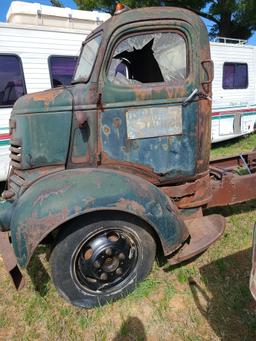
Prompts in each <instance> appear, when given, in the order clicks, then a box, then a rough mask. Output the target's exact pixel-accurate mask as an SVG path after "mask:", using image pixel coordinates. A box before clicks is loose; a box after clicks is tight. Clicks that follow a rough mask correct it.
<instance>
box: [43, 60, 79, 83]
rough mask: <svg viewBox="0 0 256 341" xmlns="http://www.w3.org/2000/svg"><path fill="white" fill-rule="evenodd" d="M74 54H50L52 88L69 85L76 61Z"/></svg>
mask: <svg viewBox="0 0 256 341" xmlns="http://www.w3.org/2000/svg"><path fill="white" fill-rule="evenodd" d="M77 59H78V58H77V57H75V56H50V57H49V69H50V77H51V84H52V87H53V88H56V87H58V86H62V85H69V84H70V83H71V80H72V78H73V75H74V72H75V67H76V63H77Z"/></svg>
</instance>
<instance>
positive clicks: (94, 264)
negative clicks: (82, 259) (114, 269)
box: [93, 260, 100, 269]
mask: <svg viewBox="0 0 256 341" xmlns="http://www.w3.org/2000/svg"><path fill="white" fill-rule="evenodd" d="M93 266H94V267H95V268H96V269H99V268H100V262H98V261H97V260H96V262H94V263H93Z"/></svg>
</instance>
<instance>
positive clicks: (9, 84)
mask: <svg viewBox="0 0 256 341" xmlns="http://www.w3.org/2000/svg"><path fill="white" fill-rule="evenodd" d="M25 93H26V87H25V81H24V75H23V69H22V64H21V60H20V58H19V57H18V56H16V55H10V54H0V106H12V105H13V104H14V103H15V101H16V100H17V99H18V98H19V97H20V96H23V95H24V94H25Z"/></svg>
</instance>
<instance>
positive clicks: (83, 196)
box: [11, 168, 189, 267]
mask: <svg viewBox="0 0 256 341" xmlns="http://www.w3.org/2000/svg"><path fill="white" fill-rule="evenodd" d="M106 210H112V211H121V212H126V213H129V214H132V215H133V216H137V217H139V218H140V219H143V220H144V221H145V222H146V223H147V224H148V225H150V226H151V228H152V229H153V230H154V231H155V233H156V234H157V235H158V237H159V239H160V242H161V244H162V248H163V252H164V254H165V255H167V254H170V253H171V252H172V251H174V250H175V249H177V247H178V246H179V245H180V244H181V243H182V242H184V240H186V239H187V237H188V235H189V233H188V230H187V228H186V226H185V224H184V222H183V221H182V219H181V218H180V216H179V212H178V210H177V208H176V207H175V205H174V204H173V203H172V202H171V200H170V199H169V198H168V197H167V195H166V194H164V193H162V192H161V191H160V190H159V189H158V188H157V187H156V186H154V185H152V184H151V183H149V182H148V181H146V180H143V179H142V178H140V177H138V176H135V175H130V174H127V173H122V172H120V171H114V170H108V169H99V168H97V169H95V168H90V169H72V170H65V171H60V172H58V173H54V174H51V175H48V176H46V177H44V178H42V179H40V180H38V181H37V182H35V183H34V184H33V185H31V187H29V188H28V189H27V190H26V191H25V192H24V193H23V194H22V195H21V196H20V198H19V199H18V202H17V205H16V206H15V207H14V211H13V214H12V218H11V236H12V244H13V248H14V252H15V255H16V257H17V260H18V263H19V265H20V266H21V267H26V266H27V265H28V263H29V260H30V258H31V256H32V254H33V252H34V250H35V249H36V247H37V246H38V244H39V243H40V242H41V241H42V240H43V239H44V238H45V237H46V236H47V235H48V234H49V233H50V232H52V231H53V230H55V229H56V228H57V227H60V226H61V225H62V224H64V223H67V222H68V221H69V220H71V219H73V218H75V217H78V216H81V215H85V214H86V213H89V212H94V211H96V212H97V211H106ZM65 225H67V224H65Z"/></svg>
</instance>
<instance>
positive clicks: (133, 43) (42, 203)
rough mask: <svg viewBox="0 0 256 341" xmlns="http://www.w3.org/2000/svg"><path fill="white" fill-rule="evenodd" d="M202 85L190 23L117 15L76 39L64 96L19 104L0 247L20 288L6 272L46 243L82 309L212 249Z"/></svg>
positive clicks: (202, 59) (161, 11)
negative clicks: (159, 257) (159, 260)
mask: <svg viewBox="0 0 256 341" xmlns="http://www.w3.org/2000/svg"><path fill="white" fill-rule="evenodd" d="M212 72H213V70H212V63H211V60H210V52H209V43H208V35H207V31H206V28H205V26H204V24H203V23H202V21H201V20H200V18H199V17H198V16H196V15H195V14H194V13H192V12H190V11H187V10H184V9H178V8H168V7H162V8H143V9H137V10H128V11H124V13H120V14H118V15H117V14H116V15H114V16H113V17H112V18H111V19H109V20H108V21H107V22H105V23H104V24H103V25H101V26H100V27H99V28H97V29H96V30H95V31H93V32H92V33H91V34H90V35H89V36H88V37H87V39H86V41H85V42H84V44H83V46H82V49H81V54H80V58H79V62H78V66H77V69H76V72H75V76H74V79H73V85H72V86H68V87H60V88H57V89H54V90H49V91H44V92H40V93H35V94H31V95H26V96H24V97H22V98H20V99H19V100H18V101H17V102H16V104H15V107H14V109H13V112H12V116H11V120H10V130H11V134H12V140H11V148H10V150H11V154H10V157H11V166H12V171H11V174H10V176H9V179H8V190H6V191H5V192H4V193H3V198H4V199H5V200H3V201H1V202H0V230H1V231H2V232H1V243H0V245H1V250H2V255H3V258H4V260H5V264H6V266H7V269H8V271H9V272H10V273H11V275H12V277H13V279H14V282H15V284H16V286H17V287H21V286H22V285H23V279H22V276H21V273H20V272H19V270H18V267H17V264H16V260H17V262H18V264H19V266H21V267H26V266H27V265H28V263H29V261H30V259H31V257H32V255H33V252H34V251H35V249H36V247H37V246H38V245H39V244H40V243H43V242H45V241H46V240H47V241H48V242H49V241H50V242H51V248H52V251H51V257H50V264H51V269H52V277H53V281H54V283H55V285H56V287H57V288H58V290H59V292H60V294H61V295H62V296H63V297H64V298H66V299H67V300H69V301H70V302H71V303H73V304H75V305H78V306H83V307H91V306H95V305H97V304H104V303H105V302H107V301H110V300H113V299H117V298H119V297H121V296H122V295H124V294H125V293H128V292H130V291H132V290H133V289H134V287H135V286H136V283H137V282H139V281H141V280H143V279H144V278H145V276H146V275H147V274H148V272H149V271H150V269H151V266H152V263H153V261H154V259H155V255H156V252H158V253H162V254H163V255H164V256H165V257H166V258H167V259H168V260H169V261H170V262H171V263H172V264H175V263H178V262H181V261H183V260H185V259H188V258H190V257H192V256H195V255H196V254H198V253H200V252H202V251H204V250H205V249H206V248H207V247H208V246H209V245H210V244H211V243H213V242H214V241H215V240H216V239H217V238H219V237H220V235H221V234H222V232H223V230H224V225H225V223H224V218H223V217H222V216H220V215H210V216H209V215H208V216H203V214H202V208H204V207H206V206H207V205H208V206H209V203H210V202H211V201H212V202H213V204H212V206H216V205H218V203H219V201H218V198H219V197H218V198H217V199H216V196H214V191H213V190H212V187H211V183H210V175H209V154H210V122H211V101H210V99H209V96H211V81H212ZM218 176H219V175H218V174H217V175H216V177H215V178H216V179H218ZM218 190H219V187H217V190H216V188H215V192H218ZM217 196H218V193H217ZM214 199H215V200H214ZM210 206H211V205H210ZM9 236H11V244H10V239H9ZM13 251H14V253H15V256H14V254H13Z"/></svg>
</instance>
